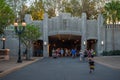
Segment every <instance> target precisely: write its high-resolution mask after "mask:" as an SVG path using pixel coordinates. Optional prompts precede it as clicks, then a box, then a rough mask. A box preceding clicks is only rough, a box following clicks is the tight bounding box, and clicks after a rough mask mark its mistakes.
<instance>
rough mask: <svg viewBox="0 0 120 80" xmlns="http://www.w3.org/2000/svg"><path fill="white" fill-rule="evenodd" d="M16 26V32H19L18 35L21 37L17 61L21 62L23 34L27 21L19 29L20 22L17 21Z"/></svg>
mask: <svg viewBox="0 0 120 80" xmlns="http://www.w3.org/2000/svg"><path fill="white" fill-rule="evenodd" d="M14 26H15V32H16V33H17V34H18V37H19V50H18V60H17V62H18V63H21V62H22V59H21V34H22V32H23V31H24V30H25V26H26V23H22V29H21V28H19V29H18V23H17V22H15V23H14Z"/></svg>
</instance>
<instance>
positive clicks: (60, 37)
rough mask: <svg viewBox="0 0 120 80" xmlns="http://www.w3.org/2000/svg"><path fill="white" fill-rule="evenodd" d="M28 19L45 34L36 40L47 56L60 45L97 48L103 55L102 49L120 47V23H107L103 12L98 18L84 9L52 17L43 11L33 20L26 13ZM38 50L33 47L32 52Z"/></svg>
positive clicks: (28, 21) (70, 47) (63, 46)
mask: <svg viewBox="0 0 120 80" xmlns="http://www.w3.org/2000/svg"><path fill="white" fill-rule="evenodd" d="M25 21H26V22H27V24H34V25H38V26H39V27H40V32H42V36H41V37H40V38H39V40H38V41H36V42H38V43H39V45H38V46H40V47H39V49H40V50H42V53H43V56H44V57H48V56H51V55H52V49H57V48H68V49H72V48H76V49H77V50H84V49H94V50H95V51H96V52H97V55H100V54H101V53H102V52H103V51H110V50H113V49H114V50H119V47H120V43H119V38H120V35H119V34H120V25H116V27H112V25H104V24H103V21H104V20H103V16H102V15H101V14H99V16H98V18H97V20H87V18H86V14H85V13H82V17H81V18H78V17H72V16H71V14H69V13H61V14H59V16H57V17H53V18H51V19H49V18H48V15H47V14H44V19H43V20H42V21H37V20H35V21H33V20H32V17H31V15H29V14H26V15H25ZM113 30H114V33H113ZM113 34H114V38H113V36H112V35H113ZM113 39H114V41H113ZM113 43H114V44H113ZM6 45H7V44H6ZM35 50H36V48H35V47H34V48H33V54H35V53H34V51H35Z"/></svg>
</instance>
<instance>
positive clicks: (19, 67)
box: [0, 58, 43, 78]
mask: <svg viewBox="0 0 120 80" xmlns="http://www.w3.org/2000/svg"><path fill="white" fill-rule="evenodd" d="M40 59H43V58H39V59H35V60H33V61H30V62H29V61H28V62H26V63H23V64H21V65H18V66H15V67H12V68H10V69H7V70H5V71H4V72H2V73H0V78H1V77H4V76H6V75H7V74H9V73H11V72H14V71H16V70H19V69H21V68H23V67H25V66H27V65H30V64H32V63H34V62H36V61H38V60H40Z"/></svg>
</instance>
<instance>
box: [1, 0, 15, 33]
mask: <svg viewBox="0 0 120 80" xmlns="http://www.w3.org/2000/svg"><path fill="white" fill-rule="evenodd" d="M14 18H15V16H14V12H13V10H12V9H11V8H10V6H9V5H8V4H7V3H6V2H5V1H4V0H1V1H0V34H3V33H4V28H5V27H7V25H9V24H10V23H12V22H13V21H14Z"/></svg>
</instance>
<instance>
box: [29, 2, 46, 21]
mask: <svg viewBox="0 0 120 80" xmlns="http://www.w3.org/2000/svg"><path fill="white" fill-rule="evenodd" d="M28 13H30V14H31V15H32V18H33V20H42V19H43V16H44V6H43V2H42V0H40V1H35V2H34V3H33V4H32V5H31V6H30V8H29V10H28Z"/></svg>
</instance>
